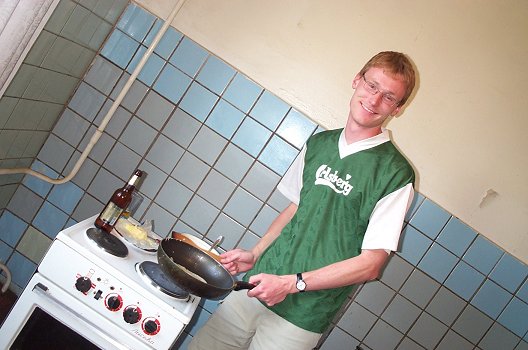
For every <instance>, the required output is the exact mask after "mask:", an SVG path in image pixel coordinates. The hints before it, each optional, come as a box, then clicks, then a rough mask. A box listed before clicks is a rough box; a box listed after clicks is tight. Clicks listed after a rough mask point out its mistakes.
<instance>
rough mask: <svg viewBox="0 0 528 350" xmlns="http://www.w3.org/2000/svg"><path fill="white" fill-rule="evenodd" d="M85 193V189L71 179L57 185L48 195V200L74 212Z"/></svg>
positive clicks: (67, 210)
mask: <svg viewBox="0 0 528 350" xmlns="http://www.w3.org/2000/svg"><path fill="white" fill-rule="evenodd" d="M83 195H84V190H83V189H81V188H80V187H78V186H76V185H75V184H74V183H73V182H71V181H70V182H66V183H65V184H62V185H55V186H54V187H53V189H52V190H51V193H50V195H49V196H48V201H50V202H51V203H53V204H54V205H55V206H57V207H59V208H60V209H62V210H63V211H64V212H66V213H68V214H72V213H73V209H75V206H77V203H79V201H80V200H81V198H82V196H83Z"/></svg>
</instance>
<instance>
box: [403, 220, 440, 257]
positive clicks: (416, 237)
mask: <svg viewBox="0 0 528 350" xmlns="http://www.w3.org/2000/svg"><path fill="white" fill-rule="evenodd" d="M431 243H432V241H431V240H430V239H429V238H428V237H427V236H426V235H424V234H423V233H421V232H420V231H418V230H417V229H415V228H414V227H412V226H410V225H407V226H405V229H404V230H403V232H402V235H401V238H400V250H399V253H398V254H399V255H400V256H401V257H402V258H404V259H405V260H407V261H408V262H410V263H411V264H412V265H416V264H418V262H419V261H420V260H421V259H422V257H423V256H424V254H425V252H426V251H427V249H429V247H430V246H431Z"/></svg>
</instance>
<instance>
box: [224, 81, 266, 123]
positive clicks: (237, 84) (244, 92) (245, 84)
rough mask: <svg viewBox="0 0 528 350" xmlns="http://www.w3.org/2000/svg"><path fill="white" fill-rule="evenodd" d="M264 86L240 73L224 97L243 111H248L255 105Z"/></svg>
mask: <svg viewBox="0 0 528 350" xmlns="http://www.w3.org/2000/svg"><path fill="white" fill-rule="evenodd" d="M261 92H262V88H261V87H260V86H258V85H257V84H255V83H254V82H252V81H251V80H249V79H248V78H247V77H245V76H244V75H242V74H241V73H238V74H237V75H236V76H235V78H234V79H233V81H232V82H231V84H229V86H228V87H227V90H226V92H225V93H224V98H225V99H226V100H227V101H229V102H231V103H232V104H233V105H234V106H235V107H237V108H238V109H240V110H241V111H243V112H246V113H247V112H248V111H249V110H250V108H251V107H252V106H253V104H254V103H255V101H256V100H257V98H258V96H259V95H260V93H261Z"/></svg>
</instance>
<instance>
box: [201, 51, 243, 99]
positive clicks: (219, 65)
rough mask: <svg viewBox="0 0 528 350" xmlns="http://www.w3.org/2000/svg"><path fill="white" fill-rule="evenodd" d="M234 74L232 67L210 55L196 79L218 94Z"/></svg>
mask: <svg viewBox="0 0 528 350" xmlns="http://www.w3.org/2000/svg"><path fill="white" fill-rule="evenodd" d="M234 75H235V70H234V69H233V68H231V67H230V66H228V65H227V64H226V63H225V62H224V61H222V60H220V59H218V58H217V57H214V56H210V57H209V59H208V60H207V62H206V63H205V65H204V66H203V68H202V70H201V71H200V73H199V74H198V76H197V77H196V80H197V81H199V82H200V83H202V84H203V85H204V86H205V87H207V88H208V89H210V90H211V91H213V92H216V93H217V94H219V95H220V94H221V93H222V92H223V91H224V90H225V88H226V86H227V84H229V81H230V80H231V79H232V78H233V76H234Z"/></svg>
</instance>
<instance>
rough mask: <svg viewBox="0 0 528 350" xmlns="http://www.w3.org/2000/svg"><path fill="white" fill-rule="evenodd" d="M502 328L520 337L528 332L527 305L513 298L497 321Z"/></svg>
mask: <svg viewBox="0 0 528 350" xmlns="http://www.w3.org/2000/svg"><path fill="white" fill-rule="evenodd" d="M498 321H499V323H501V324H502V325H503V326H504V327H506V328H508V329H509V330H510V331H512V332H513V333H515V334H517V335H518V336H519V337H522V336H523V335H525V334H526V332H527V331H528V304H526V303H525V302H523V301H521V300H520V299H517V298H513V299H512V300H511V301H510V303H509V304H508V306H506V308H505V309H504V311H503V312H502V314H501V315H500V316H499V319H498Z"/></svg>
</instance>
